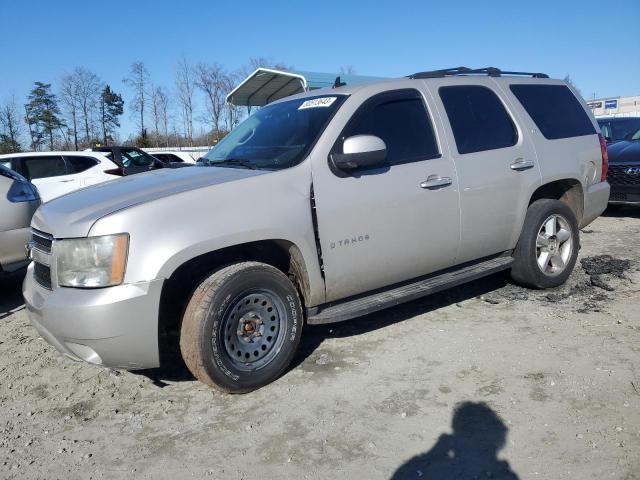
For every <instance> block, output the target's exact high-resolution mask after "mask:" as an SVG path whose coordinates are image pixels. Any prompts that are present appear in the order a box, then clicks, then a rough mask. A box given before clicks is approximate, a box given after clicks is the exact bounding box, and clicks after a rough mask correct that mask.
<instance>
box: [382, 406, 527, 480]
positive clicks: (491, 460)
mask: <svg viewBox="0 0 640 480" xmlns="http://www.w3.org/2000/svg"><path fill="white" fill-rule="evenodd" d="M451 428H452V430H453V433H451V434H449V433H443V434H442V435H440V437H439V438H438V440H437V441H436V443H435V445H434V446H433V447H431V449H430V450H429V451H427V452H425V453H422V454H420V455H417V456H415V457H413V458H411V459H410V460H408V461H407V462H406V463H404V464H403V465H401V466H400V467H399V468H398V469H397V470H396V471H395V473H394V474H393V476H392V477H391V480H408V479H415V478H428V479H437V480H447V479H451V480H453V479H456V480H457V479H475V478H492V479H496V480H518V478H519V477H518V476H517V475H516V474H515V472H513V470H511V467H510V465H509V462H507V461H505V460H499V459H498V452H499V451H500V450H501V449H502V448H504V446H505V443H506V440H507V432H508V431H509V429H508V428H507V426H506V425H505V424H504V422H503V421H502V420H501V419H500V417H499V416H498V414H496V413H495V412H494V411H493V410H492V409H491V408H490V407H489V406H488V405H487V404H486V403H475V402H463V403H460V404H458V405H457V406H456V407H455V410H454V413H453V419H452V421H451Z"/></svg>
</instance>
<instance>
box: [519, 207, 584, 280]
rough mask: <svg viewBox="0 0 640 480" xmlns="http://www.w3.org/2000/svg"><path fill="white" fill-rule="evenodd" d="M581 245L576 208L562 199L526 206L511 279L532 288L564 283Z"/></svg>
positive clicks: (571, 269)
mask: <svg viewBox="0 0 640 480" xmlns="http://www.w3.org/2000/svg"><path fill="white" fill-rule="evenodd" d="M579 245H580V236H579V229H578V221H577V220H576V216H575V214H574V213H573V210H571V208H569V206H568V205H567V204H566V203H563V202H561V201H559V200H551V199H541V200H536V201H535V202H533V203H532V204H531V205H529V208H528V209H527V215H526V217H525V221H524V226H523V227H522V233H521V234H520V239H519V240H518V245H517V246H516V249H515V252H514V255H513V256H514V263H513V267H512V268H511V278H513V279H514V280H515V281H516V282H518V283H520V284H522V285H524V286H527V287H531V288H553V287H557V286H559V285H562V284H563V283H564V282H565V281H566V280H567V278H569V275H571V272H572V271H573V268H574V266H575V264H576V259H577V258H578V249H579Z"/></svg>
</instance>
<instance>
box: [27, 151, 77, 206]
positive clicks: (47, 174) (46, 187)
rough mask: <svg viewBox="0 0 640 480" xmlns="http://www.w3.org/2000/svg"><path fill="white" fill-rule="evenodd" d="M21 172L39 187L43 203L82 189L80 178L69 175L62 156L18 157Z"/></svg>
mask: <svg viewBox="0 0 640 480" xmlns="http://www.w3.org/2000/svg"><path fill="white" fill-rule="evenodd" d="M17 160H18V161H19V162H20V172H21V173H22V175H23V176H25V177H26V178H28V179H29V180H31V182H32V183H33V184H34V185H35V186H36V187H38V191H39V192H40V197H41V198H42V201H43V202H48V201H49V200H52V199H54V198H56V197H59V196H61V195H64V194H65V193H69V192H72V191H74V190H77V189H78V188H80V181H79V179H78V177H76V176H75V175H73V174H69V171H68V170H67V164H66V162H65V161H64V158H63V157H62V156H61V155H34V156H29V157H17Z"/></svg>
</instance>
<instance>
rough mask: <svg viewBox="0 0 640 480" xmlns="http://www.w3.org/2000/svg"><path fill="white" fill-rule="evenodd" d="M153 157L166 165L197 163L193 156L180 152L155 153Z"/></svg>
mask: <svg viewBox="0 0 640 480" xmlns="http://www.w3.org/2000/svg"><path fill="white" fill-rule="evenodd" d="M153 156H154V157H156V158H157V159H159V160H162V161H163V162H166V163H190V164H195V163H196V159H195V158H193V157H192V156H191V154H189V153H188V152H181V151H179V150H171V151H169V150H167V151H162V152H153Z"/></svg>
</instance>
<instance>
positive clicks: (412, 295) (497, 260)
mask: <svg viewBox="0 0 640 480" xmlns="http://www.w3.org/2000/svg"><path fill="white" fill-rule="evenodd" d="M512 263H513V258H512V257H511V256H502V257H494V258H491V259H490V260H484V261H482V262H480V263H473V264H471V265H470V264H468V263H467V264H464V265H461V266H458V267H454V268H452V269H447V270H446V271H444V272H443V273H439V274H434V275H432V276H429V277H427V278H424V277H423V278H422V279H421V280H418V281H416V282H412V283H409V284H404V285H402V286H399V287H395V288H391V289H389V290H384V291H377V292H375V293H372V294H369V295H365V296H358V297H357V298H354V299H351V300H349V299H347V300H343V301H340V302H339V303H333V304H327V305H325V306H322V305H321V306H320V307H317V308H315V309H308V311H307V323H308V324H310V325H319V324H323V323H334V322H342V321H344V320H349V319H352V318H355V317H359V316H362V315H366V314H368V313H372V312H376V311H378V310H382V309H385V308H389V307H393V306H395V305H400V304H401V303H405V302H410V301H411V300H415V299H416V298H420V297H424V296H426V295H431V294H432V293H436V292H439V291H441V290H445V289H447V288H451V287H455V286H456V285H461V284H463V283H466V282H470V281H472V280H477V279H478V278H482V277H485V276H487V275H491V274H492V273H497V272H500V271H502V270H506V269H508V268H509V267H511V264H512Z"/></svg>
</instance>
